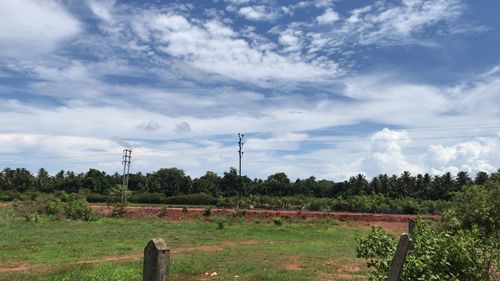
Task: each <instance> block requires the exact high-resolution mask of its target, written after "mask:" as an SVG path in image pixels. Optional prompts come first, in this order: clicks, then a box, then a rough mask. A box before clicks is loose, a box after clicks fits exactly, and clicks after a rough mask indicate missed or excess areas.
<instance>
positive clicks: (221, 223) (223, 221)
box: [213, 217, 226, 230]
mask: <svg viewBox="0 0 500 281" xmlns="http://www.w3.org/2000/svg"><path fill="white" fill-rule="evenodd" d="M213 222H215V224H216V225H217V229H219V230H223V229H224V227H225V226H226V218H224V217H216V218H214V219H213Z"/></svg>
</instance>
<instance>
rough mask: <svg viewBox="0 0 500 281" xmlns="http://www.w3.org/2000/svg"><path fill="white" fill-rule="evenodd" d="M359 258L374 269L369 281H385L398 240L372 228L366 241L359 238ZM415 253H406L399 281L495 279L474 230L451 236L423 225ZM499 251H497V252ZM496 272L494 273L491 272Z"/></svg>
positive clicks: (417, 233) (415, 243)
mask: <svg viewBox="0 0 500 281" xmlns="http://www.w3.org/2000/svg"><path fill="white" fill-rule="evenodd" d="M358 243H359V246H358V248H357V253H358V257H361V258H365V259H367V261H368V262H367V265H368V266H369V267H374V268H375V270H373V271H370V273H369V280H386V279H387V276H388V273H389V269H390V263H391V261H392V259H393V257H394V253H395V250H396V245H397V241H396V239H394V238H392V237H391V236H390V235H389V234H387V233H385V231H383V230H381V229H376V228H374V229H372V232H371V233H370V235H369V236H368V237H367V238H362V239H358ZM413 243H414V250H412V251H410V252H409V253H408V256H407V258H406V261H405V264H404V266H403V272H402V275H401V279H400V280H401V281H413V280H435V281H437V280H457V281H469V280H494V279H492V278H493V276H491V274H490V272H491V265H492V263H491V262H492V261H493V264H496V265H498V256H497V257H496V259H497V260H496V261H494V260H492V258H494V255H492V253H491V252H489V250H491V249H487V248H484V247H483V245H482V242H481V238H480V236H479V231H478V230H477V229H473V230H460V231H458V232H456V233H454V234H451V233H450V232H446V231H439V230H437V228H435V227H432V226H430V225H428V224H425V223H423V222H419V228H418V230H417V231H416V234H415V236H414V238H413ZM497 250H498V249H497ZM493 272H495V271H493Z"/></svg>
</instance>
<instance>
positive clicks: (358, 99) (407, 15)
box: [0, 0, 500, 181]
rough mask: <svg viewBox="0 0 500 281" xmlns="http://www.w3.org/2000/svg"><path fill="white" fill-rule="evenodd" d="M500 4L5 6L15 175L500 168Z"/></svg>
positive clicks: (3, 119) (1, 71) (8, 136)
mask: <svg viewBox="0 0 500 281" xmlns="http://www.w3.org/2000/svg"><path fill="white" fill-rule="evenodd" d="M498 11H500V1H494V0H479V1H461V0H432V1H423V0H403V1H388V0H387V1H386V0H374V1H351V0H332V1H329V0H317V1H296V2H293V1H273V0H270V1H260V0H218V1H208V0H207V1H191V2H190V1H106V0H99V1H98V0H95V1H93V0H88V1H49V0H31V1H30V0H16V1H0V169H3V168H5V167H11V168H15V167H25V168H28V169H30V170H31V171H33V172H36V171H37V170H38V169H39V168H41V167H44V168H46V169H47V170H48V171H49V172H51V173H55V172H57V171H59V170H73V171H76V172H85V171H87V170H88V169H89V168H97V169H100V170H104V171H107V172H109V173H114V172H117V171H118V172H120V171H121V170H122V167H121V155H122V150H123V149H124V148H131V149H132V166H131V172H134V173H135V172H144V173H146V172H151V171H155V170H157V169H159V168H168V167H178V168H180V169H183V170H184V171H185V172H186V173H187V174H189V175H191V176H192V177H199V176H201V175H203V174H204V173H205V172H206V171H214V172H217V173H219V174H222V173H223V172H224V171H228V170H229V168H230V167H238V136H237V134H238V133H243V134H244V139H243V141H244V146H243V151H244V154H243V159H242V162H243V167H242V173H243V174H245V175H247V176H249V177H250V178H256V177H258V178H265V177H267V176H268V175H270V174H273V173H276V172H285V173H287V174H288V176H289V177H290V178H291V179H295V178H304V177H309V176H311V175H313V176H315V177H316V178H319V179H331V180H336V181H341V180H345V179H347V178H349V177H350V176H352V175H356V174H358V173H362V174H365V175H366V176H368V177H371V176H374V175H377V174H379V173H387V174H400V173H402V172H403V171H410V172H411V173H412V174H417V173H431V174H436V175H437V174H442V173H446V172H451V173H453V174H456V173H457V172H458V171H461V170H463V171H467V172H469V173H470V174H471V175H474V174H475V173H477V172H478V171H486V172H493V171H496V170H497V169H498V168H499V167H500V157H499V156H500V51H499V47H498V46H500V17H498Z"/></svg>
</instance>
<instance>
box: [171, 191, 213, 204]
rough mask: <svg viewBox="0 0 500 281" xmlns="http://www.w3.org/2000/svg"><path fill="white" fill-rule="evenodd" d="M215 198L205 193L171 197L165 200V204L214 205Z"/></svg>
mask: <svg viewBox="0 0 500 281" xmlns="http://www.w3.org/2000/svg"><path fill="white" fill-rule="evenodd" d="M217 202H218V200H217V198H215V197H213V196H211V195H208V194H206V193H195V194H188V195H178V196H172V197H168V198H166V199H165V203H166V204H179V205H215V204H216V203H217Z"/></svg>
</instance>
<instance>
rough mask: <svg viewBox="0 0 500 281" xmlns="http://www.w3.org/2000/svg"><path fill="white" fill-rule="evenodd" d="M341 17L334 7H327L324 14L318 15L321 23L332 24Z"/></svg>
mask: <svg viewBox="0 0 500 281" xmlns="http://www.w3.org/2000/svg"><path fill="white" fill-rule="evenodd" d="M339 19H340V16H339V14H338V13H337V12H335V11H334V10H333V9H327V10H326V11H325V12H324V13H323V14H322V15H320V16H318V17H316V20H317V21H318V23H320V24H330V23H333V22H336V21H338V20H339Z"/></svg>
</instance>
